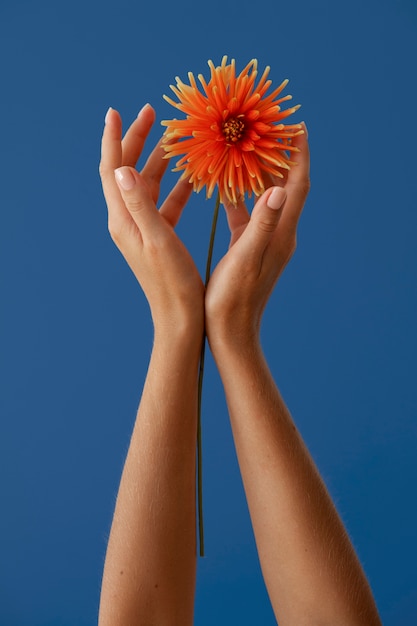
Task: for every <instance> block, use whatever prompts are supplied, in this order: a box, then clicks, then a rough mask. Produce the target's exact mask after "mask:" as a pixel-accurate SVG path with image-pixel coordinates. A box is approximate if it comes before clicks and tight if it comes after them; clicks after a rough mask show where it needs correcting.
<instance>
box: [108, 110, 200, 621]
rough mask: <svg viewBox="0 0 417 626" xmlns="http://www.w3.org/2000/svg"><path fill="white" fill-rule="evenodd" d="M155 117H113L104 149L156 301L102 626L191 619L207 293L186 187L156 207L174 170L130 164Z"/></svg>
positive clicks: (114, 206)
mask: <svg viewBox="0 0 417 626" xmlns="http://www.w3.org/2000/svg"><path fill="white" fill-rule="evenodd" d="M153 121H154V112H153V110H152V109H151V107H149V106H147V107H145V108H144V109H143V110H142V111H141V113H140V114H139V116H138V119H137V120H136V121H135V122H134V123H133V125H132V126H131V128H130V129H129V131H128V132H127V134H126V136H125V138H124V139H123V141H121V120H120V117H119V115H118V113H117V112H116V111H113V110H110V112H109V114H108V115H107V118H106V126H105V130H104V134H103V142H102V159H101V165H100V172H101V177H102V182H103V189H104V193H105V197H106V201H107V205H108V211H109V229H110V233H111V235H112V237H113V239H114V241H115V243H116V244H117V246H118V247H119V249H120V250H121V252H122V254H123V255H124V257H125V258H126V260H127V262H128V264H129V265H130V267H131V269H132V271H133V273H134V274H135V276H136V277H137V279H138V281H139V283H140V285H141V287H142V288H143V290H144V292H145V295H146V297H147V299H148V302H149V304H150V308H151V314H152V319H153V323H154V345H153V350H152V356H151V360H150V364H149V369H148V374H147V378H146V382H145V385H144V389H143V394H142V398H141V402H140V406H139V410H138V414H137V418H136V422H135V426H134V430H133V434H132V438H131V442H130V447H129V451H128V454H127V458H126V462H125V466H124V470H123V475H122V479H121V482H120V487H119V492H118V496H117V502H116V508H115V512H114V518H113V523H112V527H111V533H110V539H109V543H108V548H107V554H106V561H105V566H104V575H103V583H102V590H101V599H100V611H99V625H100V626H118V625H120V626H139V625H141V624H143V625H144V626H145V625H146V626H148V625H152V624H155V625H156V624H158V625H159V624H161V625H162V624H163V625H167V626H168V625H178V626H183V625H187V624H189V625H191V624H192V620H193V606H194V587H195V567H196V547H195V543H196V539H195V448H196V436H197V435H196V429H197V426H196V421H197V391H196V390H197V371H198V361H199V354H200V348H201V341H202V335H203V323H204V322H203V317H204V316H203V297H204V290H203V285H202V282H201V278H200V276H199V274H198V272H197V269H196V268H195V266H194V263H193V262H192V260H191V258H190V256H189V254H188V252H187V251H186V249H185V248H184V246H183V245H182V243H181V242H180V241H179V239H178V238H177V236H176V235H175V233H174V230H173V227H174V226H175V224H176V222H177V220H178V219H179V216H180V213H181V210H182V208H183V206H184V204H185V203H186V201H187V199H188V197H189V194H190V187H189V186H188V185H187V184H184V183H179V184H177V186H176V187H175V188H174V190H173V191H172V192H171V194H170V195H169V196H168V198H167V200H166V201H165V203H164V204H163V205H162V207H161V209H160V210H159V211H158V210H157V209H156V206H155V202H156V200H157V196H158V191H159V182H160V180H161V177H162V175H163V172H164V169H165V167H166V163H167V162H166V160H163V159H162V155H163V152H162V150H161V148H160V147H159V146H157V148H156V149H155V151H154V152H153V153H152V155H151V156H150V158H149V159H148V162H147V164H146V165H145V167H144V169H143V171H142V173H141V174H139V173H138V172H136V170H134V169H133V167H134V165H135V164H136V161H137V159H138V157H139V154H140V151H141V149H142V147H143V144H144V142H145V139H146V136H147V134H148V132H149V129H150V127H151V125H152V123H153ZM121 166H123V167H121ZM115 170H116V176H115Z"/></svg>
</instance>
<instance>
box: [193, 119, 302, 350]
mask: <svg viewBox="0 0 417 626" xmlns="http://www.w3.org/2000/svg"><path fill="white" fill-rule="evenodd" d="M304 131H305V132H304V134H303V135H298V136H297V137H295V139H294V140H293V145H294V146H295V147H297V148H298V149H299V152H295V153H293V161H295V162H296V163H297V165H294V166H293V167H292V168H291V170H290V171H289V172H288V174H287V176H286V177H285V178H284V179H279V178H275V179H273V178H271V179H270V181H268V185H269V186H270V188H268V189H267V191H265V193H264V194H263V195H262V196H261V197H260V198H259V199H258V201H257V202H256V204H255V207H254V209H253V211H252V215H251V216H250V215H249V213H248V211H247V209H246V207H245V205H244V203H243V202H241V203H239V204H238V205H237V206H234V205H232V204H226V205H225V210H226V214H227V220H228V224H229V228H230V233H231V240H230V248H229V250H228V252H227V253H226V255H225V256H224V257H223V259H222V260H221V261H220V262H219V264H218V265H217V267H216V268H215V270H214V272H213V274H212V276H211V278H210V280H209V284H208V287H207V292H206V298H205V309H206V332H207V336H208V339H209V342H210V345H211V348H212V350H213V349H214V350H216V348H217V345H224V344H225V342H226V343H227V344H229V345H230V342H232V343H234V344H235V345H236V346H242V344H243V342H246V341H250V342H251V341H253V340H256V341H257V340H258V335H259V328H260V322H261V317H262V313H263V311H264V308H265V305H266V303H267V301H268V298H269V296H270V294H271V292H272V290H273V288H274V285H275V283H276V281H277V280H278V278H279V276H280V275H281V273H282V271H283V270H284V268H285V266H286V264H287V263H288V261H289V260H290V258H291V256H292V254H293V253H294V251H295V248H296V233H297V224H298V220H299V217H300V215H301V211H302V209H303V206H304V203H305V200H306V198H307V195H308V192H309V188H310V180H309V167H310V166H309V163H310V162H309V149H308V142H307V129H306V128H305V126H304Z"/></svg>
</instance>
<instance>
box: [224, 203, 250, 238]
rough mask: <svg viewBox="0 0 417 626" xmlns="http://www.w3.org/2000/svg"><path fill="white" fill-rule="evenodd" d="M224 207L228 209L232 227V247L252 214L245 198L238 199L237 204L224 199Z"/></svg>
mask: <svg viewBox="0 0 417 626" xmlns="http://www.w3.org/2000/svg"><path fill="white" fill-rule="evenodd" d="M224 209H225V211H226V217H227V223H228V225H229V229H230V245H229V247H232V246H233V245H234V244H235V243H236V241H237V240H238V239H239V237H240V235H241V234H242V233H243V231H244V230H245V228H246V226H247V224H248V222H249V219H250V215H249V211H248V210H247V208H246V205H245V203H244V201H243V199H241V200H240V201H238V203H237V204H233V203H232V202H228V201H224Z"/></svg>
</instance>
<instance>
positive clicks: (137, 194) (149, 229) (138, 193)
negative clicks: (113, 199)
mask: <svg viewBox="0 0 417 626" xmlns="http://www.w3.org/2000/svg"><path fill="white" fill-rule="evenodd" d="M114 176H115V179H116V182H117V185H118V188H119V190H120V194H121V198H122V200H123V202H124V205H125V206H126V208H127V210H128V212H129V214H130V215H131V217H132V219H133V221H134V222H135V224H136V226H137V227H138V229H139V233H140V235H141V237H142V239H146V238H147V237H152V236H153V234H154V232H155V230H156V229H157V228H158V227H160V224H161V218H160V215H159V212H158V210H157V208H156V206H155V203H154V202H153V200H152V198H151V195H150V192H149V189H148V186H147V184H146V182H145V181H144V180H143V178H142V176H141V175H140V174H139V172H137V171H136V170H135V169H134V168H133V167H126V166H124V167H120V168H118V169H117V170H116V171H115V172H114Z"/></svg>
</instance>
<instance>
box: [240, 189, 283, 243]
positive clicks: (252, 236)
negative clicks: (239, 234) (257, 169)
mask: <svg viewBox="0 0 417 626" xmlns="http://www.w3.org/2000/svg"><path fill="white" fill-rule="evenodd" d="M285 200H286V191H285V189H283V188H282V187H272V188H271V189H268V190H267V191H265V193H264V194H263V195H262V196H261V197H260V198H259V200H258V201H257V203H256V204H255V206H254V209H253V211H252V216H251V219H250V221H249V223H248V226H247V228H246V230H245V242H246V244H245V245H247V249H248V251H249V250H250V251H251V253H252V254H255V255H259V254H260V253H261V254H262V253H263V251H264V250H265V248H266V247H267V245H268V244H269V242H270V241H271V239H272V237H273V235H274V233H275V231H276V229H277V226H278V223H279V221H280V218H281V214H282V211H281V208H282V207H283V205H284V203H285Z"/></svg>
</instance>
